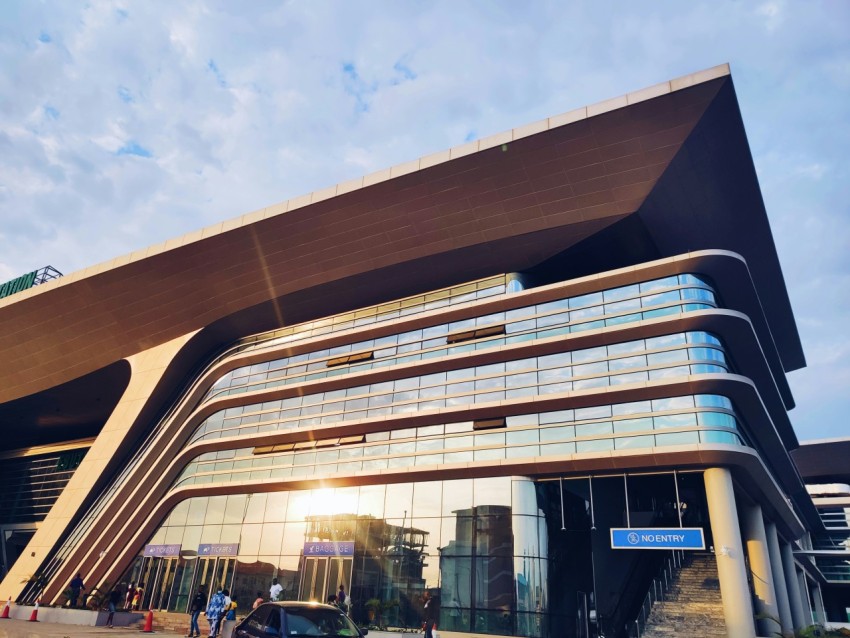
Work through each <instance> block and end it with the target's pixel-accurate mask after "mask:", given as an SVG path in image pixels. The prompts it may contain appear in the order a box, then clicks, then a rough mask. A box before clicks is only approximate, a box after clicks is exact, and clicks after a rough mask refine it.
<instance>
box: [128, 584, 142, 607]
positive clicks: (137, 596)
mask: <svg viewBox="0 0 850 638" xmlns="http://www.w3.org/2000/svg"><path fill="white" fill-rule="evenodd" d="M144 595H145V584H144V583H139V586H138V587H136V591H134V592H133V602H132V603H131V604H130V608H131V610H132V611H139V609H140V608H141V606H142V597H143V596H144Z"/></svg>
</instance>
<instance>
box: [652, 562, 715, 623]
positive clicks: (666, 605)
mask: <svg viewBox="0 0 850 638" xmlns="http://www.w3.org/2000/svg"><path fill="white" fill-rule="evenodd" d="M725 635H726V623H725V622H724V619H723V603H722V601H721V600H720V583H719V582H718V580H717V563H716V560H715V558H714V555H713V554H692V555H690V556H689V558H688V559H687V560H686V561H685V562H684V564H683V565H682V566H681V567H680V568H679V570H678V571H677V572H675V573H674V575H673V576H672V578H671V579H670V583H669V588H668V589H667V591H666V592H665V593H664V596H663V597H662V598H659V599H658V600H656V601H655V602H654V603H653V604H652V609H651V611H650V613H649V616H648V618H647V619H646V624H645V625H644V628H643V630H642V631H641V632H640V638H671V637H673V636H706V637H707V636H725Z"/></svg>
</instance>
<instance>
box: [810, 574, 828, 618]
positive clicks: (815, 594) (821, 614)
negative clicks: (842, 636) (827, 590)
mask: <svg viewBox="0 0 850 638" xmlns="http://www.w3.org/2000/svg"><path fill="white" fill-rule="evenodd" d="M812 598H814V599H815V600H814V602H815V612H816V614H817V622H818V623H819V624H821V625H825V624H826V609H824V606H823V592H821V589H820V584H815V585H814V586H813V587H812Z"/></svg>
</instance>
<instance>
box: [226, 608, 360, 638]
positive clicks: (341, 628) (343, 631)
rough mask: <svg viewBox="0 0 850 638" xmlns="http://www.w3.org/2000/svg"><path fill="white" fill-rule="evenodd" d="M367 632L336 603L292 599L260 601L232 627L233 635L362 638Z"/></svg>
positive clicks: (250, 637)
mask: <svg viewBox="0 0 850 638" xmlns="http://www.w3.org/2000/svg"><path fill="white" fill-rule="evenodd" d="M367 633H368V632H367V630H365V629H363V630H361V629H359V628H358V627H357V625H355V624H354V623H353V622H352V620H351V619H350V618H349V617H348V616H346V615H345V614H344V613H342V610H340V609H339V608H338V607H333V606H331V605H321V604H319V603H306V602H294V601H286V602H277V603H264V604H262V605H260V606H259V607H257V608H256V609H255V610H254V611H252V612H251V613H250V614H248V616H246V617H245V620H243V621H242V622H240V623H239V624H238V625H236V628H235V629H234V630H233V636H234V638H303V637H305V636H327V637H329V638H363V636H365V635H366V634H367Z"/></svg>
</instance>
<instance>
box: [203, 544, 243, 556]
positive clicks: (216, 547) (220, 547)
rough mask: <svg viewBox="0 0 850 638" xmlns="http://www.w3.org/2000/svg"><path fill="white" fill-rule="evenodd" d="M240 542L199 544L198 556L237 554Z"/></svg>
mask: <svg viewBox="0 0 850 638" xmlns="http://www.w3.org/2000/svg"><path fill="white" fill-rule="evenodd" d="M238 553H239V543H204V544H202V545H198V556H236V554H238Z"/></svg>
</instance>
